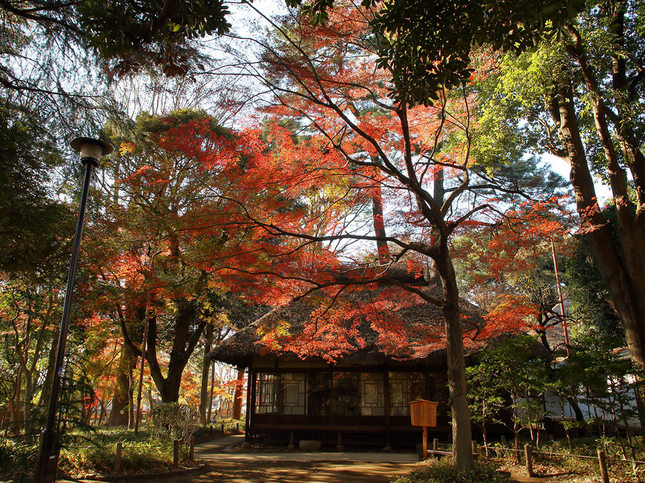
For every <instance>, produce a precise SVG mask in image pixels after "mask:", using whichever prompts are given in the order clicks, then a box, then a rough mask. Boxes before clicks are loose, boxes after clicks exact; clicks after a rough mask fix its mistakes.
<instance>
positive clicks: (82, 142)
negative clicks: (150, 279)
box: [36, 138, 112, 483]
mask: <svg viewBox="0 0 645 483" xmlns="http://www.w3.org/2000/svg"><path fill="white" fill-rule="evenodd" d="M70 146H71V147H72V149H74V151H76V152H77V153H78V154H79V155H80V156H81V163H83V165H85V182H84V183H83V192H82V194H81V204H80V207H79V209H78V223H77V225H76V236H75V237H74V246H73V247H72V261H71V263H70V266H69V275H68V276H67V290H66V291H65V303H64V305H63V316H62V317H61V321H60V333H59V335H58V345H57V346H56V365H55V367H54V377H53V378H52V385H51V392H50V395H49V412H48V413H47V425H46V426H45V429H44V430H43V431H42V433H41V434H40V455H39V457H38V467H37V468H36V481H37V482H38V483H50V482H53V481H55V479H56V467H57V465H58V449H57V447H56V430H55V426H56V409H57V406H58V393H59V392H60V384H61V376H62V374H63V359H64V357H65V344H66V342H67V331H68V327H69V313H70V310H71V307H72V293H73V291H74V279H75V278H76V267H77V266H78V255H79V252H80V250H81V238H82V237H83V224H84V221H85V208H86V205H87V194H88V191H89V187H90V181H91V178H92V170H93V169H94V168H96V167H97V166H98V165H99V161H100V159H101V157H102V156H105V155H107V154H110V153H111V152H112V146H110V145H109V144H107V143H104V142H103V141H99V140H97V139H91V138H76V139H74V140H73V141H72V142H71V143H70Z"/></svg>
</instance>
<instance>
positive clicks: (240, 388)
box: [233, 370, 244, 419]
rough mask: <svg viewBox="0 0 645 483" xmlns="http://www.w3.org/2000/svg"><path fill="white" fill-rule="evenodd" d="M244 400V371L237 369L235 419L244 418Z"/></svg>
mask: <svg viewBox="0 0 645 483" xmlns="http://www.w3.org/2000/svg"><path fill="white" fill-rule="evenodd" d="M243 401H244V371H241V370H238V371H237V381H235V393H234V395H233V419H242V402H243Z"/></svg>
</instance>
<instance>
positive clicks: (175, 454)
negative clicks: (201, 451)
mask: <svg viewBox="0 0 645 483" xmlns="http://www.w3.org/2000/svg"><path fill="white" fill-rule="evenodd" d="M172 465H173V466H175V467H178V466H179V440H178V439H176V440H175V441H174V442H173V445H172Z"/></svg>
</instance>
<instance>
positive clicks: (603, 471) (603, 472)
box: [598, 449, 609, 483]
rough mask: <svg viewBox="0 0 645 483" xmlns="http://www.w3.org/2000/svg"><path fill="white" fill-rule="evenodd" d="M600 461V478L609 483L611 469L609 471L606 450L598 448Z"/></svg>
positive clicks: (604, 482)
mask: <svg viewBox="0 0 645 483" xmlns="http://www.w3.org/2000/svg"><path fill="white" fill-rule="evenodd" d="M598 463H599V464H600V479H601V480H602V482H603V483H609V471H607V460H606V459H605V452H604V451H603V450H601V449H599V450H598Z"/></svg>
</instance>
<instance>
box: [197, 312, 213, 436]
mask: <svg viewBox="0 0 645 483" xmlns="http://www.w3.org/2000/svg"><path fill="white" fill-rule="evenodd" d="M212 341H213V326H212V325H210V324H209V325H208V327H206V330H205V331H204V360H203V361H202V385H201V390H200V392H199V422H200V424H201V425H202V426H203V425H205V424H207V423H208V420H207V419H206V412H207V409H208V376H209V373H210V366H211V364H212V362H211V361H210V359H209V358H208V353H209V352H210V351H211V344H212Z"/></svg>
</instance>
